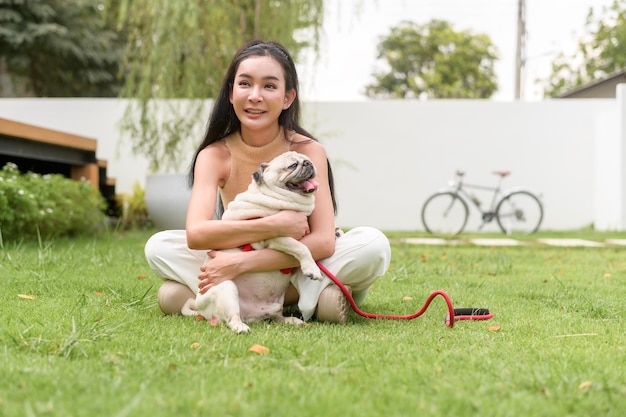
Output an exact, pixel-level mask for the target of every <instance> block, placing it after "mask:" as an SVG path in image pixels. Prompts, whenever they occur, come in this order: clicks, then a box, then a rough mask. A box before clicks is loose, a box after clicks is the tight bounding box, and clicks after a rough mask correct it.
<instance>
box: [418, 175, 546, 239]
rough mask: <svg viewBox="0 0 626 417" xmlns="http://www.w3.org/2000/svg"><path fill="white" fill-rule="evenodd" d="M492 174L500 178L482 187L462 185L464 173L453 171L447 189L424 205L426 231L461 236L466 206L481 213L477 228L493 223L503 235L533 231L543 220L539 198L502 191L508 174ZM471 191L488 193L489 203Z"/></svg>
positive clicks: (467, 212) (521, 191) (517, 190)
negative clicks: (495, 223) (494, 182)
mask: <svg viewBox="0 0 626 417" xmlns="http://www.w3.org/2000/svg"><path fill="white" fill-rule="evenodd" d="M494 174H496V175H498V176H499V177H500V178H499V179H498V181H497V184H496V185H495V186H486V185H479V184H471V183H466V182H464V178H463V177H464V175H465V172H463V171H456V177H455V179H454V180H452V181H450V183H449V186H448V187H447V188H442V189H439V190H437V191H436V192H435V193H434V194H432V195H431V196H430V197H428V198H427V199H426V201H425V202H424V204H423V206H422V212H421V217H422V223H423V224H424V227H425V228H426V230H427V231H428V232H430V233H433V234H436V233H443V234H458V233H461V232H462V231H463V229H464V228H465V226H466V225H467V221H468V219H469V216H470V211H471V209H470V206H474V207H476V210H478V211H479V213H480V214H481V220H482V222H481V224H480V226H479V229H482V228H483V227H484V226H485V224H487V223H490V222H491V221H494V220H495V221H496V222H497V223H498V226H499V228H500V230H502V231H503V232H504V233H506V234H512V233H526V234H528V233H534V232H536V231H537V229H538V228H539V225H540V224H541V220H542V219H543V206H542V204H541V201H540V198H541V197H540V196H538V195H537V194H535V193H533V192H531V191H528V190H526V189H523V188H518V187H516V188H510V189H503V188H502V182H503V180H504V178H506V177H507V176H508V175H509V171H496V172H494ZM471 190H481V191H488V192H490V193H491V201H490V202H489V204H488V205H487V204H483V203H482V202H481V201H480V199H479V198H478V197H477V196H476V194H475V193H474V192H472V191H471ZM455 201H456V202H457V203H458V204H457V203H455ZM431 203H432V204H431Z"/></svg>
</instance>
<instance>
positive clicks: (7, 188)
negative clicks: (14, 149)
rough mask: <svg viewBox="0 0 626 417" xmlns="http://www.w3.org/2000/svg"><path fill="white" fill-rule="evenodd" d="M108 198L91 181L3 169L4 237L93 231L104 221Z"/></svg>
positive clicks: (0, 223)
mask: <svg viewBox="0 0 626 417" xmlns="http://www.w3.org/2000/svg"><path fill="white" fill-rule="evenodd" d="M105 207H106V202H105V201H104V199H103V198H102V196H101V195H100V193H99V192H98V190H96V189H94V188H93V187H92V186H91V185H90V184H88V183H87V182H84V181H73V180H70V179H68V178H65V177H63V176H62V175H59V174H51V175H40V174H36V173H32V172H28V173H21V172H20V171H19V170H18V168H17V166H16V165H15V164H11V163H9V164H6V165H5V166H4V167H3V168H2V170H0V233H1V234H2V238H3V239H4V240H15V239H20V238H26V239H28V238H33V237H36V236H40V237H54V236H64V235H80V234H88V233H92V232H93V231H94V230H96V229H98V228H99V227H101V225H102V224H103V221H104V208H105Z"/></svg>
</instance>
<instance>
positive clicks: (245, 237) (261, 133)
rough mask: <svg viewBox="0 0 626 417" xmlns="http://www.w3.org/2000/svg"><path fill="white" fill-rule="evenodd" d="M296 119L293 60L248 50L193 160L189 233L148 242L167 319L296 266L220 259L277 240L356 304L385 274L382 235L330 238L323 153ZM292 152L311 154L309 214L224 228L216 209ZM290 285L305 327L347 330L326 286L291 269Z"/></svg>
mask: <svg viewBox="0 0 626 417" xmlns="http://www.w3.org/2000/svg"><path fill="white" fill-rule="evenodd" d="M299 116H300V101H299V97H298V77H297V72H296V68H295V64H294V62H293V60H292V59H291V56H290V55H289V53H288V52H287V51H286V50H285V48H284V47H283V46H281V45H280V44H278V43H275V42H262V41H253V42H250V43H247V44H246V45H244V46H243V47H242V48H241V49H240V50H239V51H238V52H237V53H236V55H235V56H234V58H233V61H232V63H231V65H230V67H229V69H228V72H227V74H226V77H225V78H224V82H223V84H222V87H221V90H220V92H219V95H218V97H217V99H216V100H215V103H214V106H213V109H212V112H211V116H210V119H209V124H208V127H207V131H206V134H205V137H204V140H203V142H202V143H201V144H200V146H199V147H198V149H197V151H196V154H195V156H194V159H193V164H192V167H191V170H190V173H189V178H190V183H191V184H192V190H191V198H190V201H189V208H188V211H187V220H186V230H167V231H163V232H159V233H157V234H155V235H154V236H152V237H151V238H150V239H149V240H148V242H147V243H146V247H145V252H146V258H147V260H148V263H149V265H150V267H151V268H152V269H153V270H154V272H155V273H156V274H157V275H158V276H160V277H161V278H163V279H164V280H165V282H164V283H163V285H162V286H161V288H160V289H159V295H158V303H159V306H160V308H161V310H162V311H163V312H164V313H166V314H178V313H180V310H181V307H182V305H183V304H184V303H185V301H186V300H187V299H189V298H193V297H195V294H196V293H197V292H198V291H200V292H205V291H207V290H208V289H209V288H210V287H211V286H213V285H216V284H219V283H220V282H222V281H224V280H228V279H234V278H236V277H237V276H239V275H241V274H243V273H246V272H263V271H276V270H279V269H285V268H291V267H296V266H298V263H297V261H296V260H295V259H294V258H293V257H291V256H289V255H287V254H285V253H282V252H278V251H274V250H271V249H262V250H256V251H251V252H243V251H242V252H237V253H233V252H223V251H221V249H228V248H236V247H240V246H241V245H244V244H246V243H250V242H256V241H260V240H264V239H268V238H272V237H276V236H290V237H293V238H295V239H298V240H300V241H301V242H302V243H304V244H305V245H306V246H307V247H308V248H309V249H310V251H311V254H312V255H313V258H314V259H316V260H321V263H322V264H324V265H325V266H326V267H327V268H328V269H329V270H330V271H331V272H333V273H334V274H335V275H336V277H337V278H339V279H340V280H341V281H342V282H343V283H345V284H346V285H348V286H349V287H350V288H351V291H352V292H353V296H354V299H355V301H356V302H357V303H361V302H362V301H363V300H364V298H365V296H366V294H367V291H368V289H369V287H370V286H371V284H372V283H373V282H374V281H375V280H376V279H377V278H378V277H380V276H381V275H383V274H384V273H385V271H386V270H387V268H388V266H389V260H390V257H391V255H390V253H391V251H390V247H389V241H388V240H387V238H386V237H385V236H384V235H383V234H382V233H381V232H380V231H378V230H376V229H373V228H369V227H359V228H355V229H352V230H350V231H348V232H347V233H346V234H345V235H343V236H341V237H339V238H337V237H336V234H335V221H334V218H335V212H336V203H335V198H334V193H333V178H332V172H331V169H330V166H329V164H328V159H327V156H326V151H325V149H324V147H323V146H322V145H321V144H320V143H319V142H318V141H317V140H315V139H314V138H313V136H312V135H311V134H309V133H308V132H307V131H306V130H304V129H303V128H302V127H300V125H299V124H298V123H299ZM288 150H292V151H297V152H300V153H303V154H305V155H307V156H308V157H309V158H310V159H311V160H312V161H313V163H314V164H315V166H316V167H317V177H316V181H317V182H318V183H319V189H318V191H317V193H316V196H315V209H314V210H313V213H312V214H311V215H310V216H309V217H308V218H307V217H306V216H304V215H301V214H298V213H296V212H293V211H282V212H279V213H277V214H275V215H272V216H268V217H265V218H260V219H254V220H244V221H239V220H237V221H235V220H233V221H226V220H220V216H221V208H222V207H226V206H227V204H228V203H229V202H230V201H232V200H233V199H234V198H235V196H236V195H237V194H238V193H240V192H242V191H244V190H246V188H247V186H248V184H249V182H250V180H251V177H252V173H253V172H254V171H256V169H257V168H258V165H259V164H260V163H262V162H267V161H270V160H271V159H273V158H274V157H275V156H277V155H279V154H281V153H283V152H286V151H288ZM222 203H223V206H222ZM207 251H208V252H207ZM291 283H292V285H291V286H290V288H289V290H288V291H287V294H286V296H285V305H291V304H295V303H298V308H299V309H300V312H301V314H302V316H303V318H304V319H305V320H308V319H310V318H311V317H313V316H314V315H315V317H316V318H317V320H319V321H326V322H334V323H345V321H346V319H347V316H348V312H349V309H350V306H349V304H348V303H347V301H346V299H345V297H344V295H343V293H342V292H341V291H340V290H339V288H338V287H337V286H336V285H335V284H333V283H332V281H331V280H330V279H329V278H326V277H325V278H324V280H323V281H322V282H319V281H314V280H310V279H309V278H307V277H304V276H302V275H300V274H299V270H298V269H294V272H293V275H292V277H291Z"/></svg>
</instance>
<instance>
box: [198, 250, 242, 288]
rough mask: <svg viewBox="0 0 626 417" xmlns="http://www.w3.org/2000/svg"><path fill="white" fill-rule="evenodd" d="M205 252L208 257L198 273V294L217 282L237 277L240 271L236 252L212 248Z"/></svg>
mask: <svg viewBox="0 0 626 417" xmlns="http://www.w3.org/2000/svg"><path fill="white" fill-rule="evenodd" d="M207 254H208V256H209V259H208V261H207V262H206V263H205V264H204V265H202V266H201V267H200V274H198V279H199V280H200V282H199V283H198V288H199V289H200V294H204V293H205V292H207V291H208V290H209V289H210V288H211V287H213V286H215V285H217V284H219V283H222V282H224V281H226V280H229V279H235V278H237V275H239V273H240V272H239V269H238V265H239V262H238V260H237V259H236V258H237V256H238V254H237V253H231V252H222V251H214V250H213V251H209V252H208V253H207Z"/></svg>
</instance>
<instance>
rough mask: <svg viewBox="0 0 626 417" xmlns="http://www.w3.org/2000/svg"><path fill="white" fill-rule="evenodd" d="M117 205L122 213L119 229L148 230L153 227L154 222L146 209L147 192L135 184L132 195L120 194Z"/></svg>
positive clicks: (137, 183)
mask: <svg viewBox="0 0 626 417" xmlns="http://www.w3.org/2000/svg"><path fill="white" fill-rule="evenodd" d="M116 200H117V205H118V206H119V207H120V210H119V211H120V212H121V213H122V215H121V217H120V219H119V223H118V227H119V228H120V229H122V230H131V229H148V228H151V227H152V222H151V221H150V219H149V218H148V209H147V208H146V192H145V190H144V189H143V187H142V186H141V184H139V182H135V184H134V185H133V192H132V194H118V195H117V196H116Z"/></svg>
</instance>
